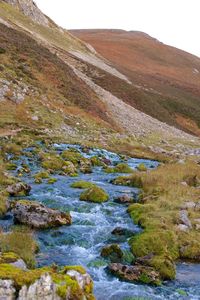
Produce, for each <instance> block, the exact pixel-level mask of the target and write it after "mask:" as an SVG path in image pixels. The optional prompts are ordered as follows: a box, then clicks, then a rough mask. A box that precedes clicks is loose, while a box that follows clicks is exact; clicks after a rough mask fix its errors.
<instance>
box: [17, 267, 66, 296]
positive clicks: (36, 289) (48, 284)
mask: <svg viewBox="0 0 200 300" xmlns="http://www.w3.org/2000/svg"><path fill="white" fill-rule="evenodd" d="M56 290H57V286H56V284H55V283H54V282H53V281H52V278H51V276H50V275H49V274H48V273H47V274H44V275H42V276H41V278H40V279H38V280H36V281H35V282H34V283H33V284H32V285H30V286H29V287H27V286H23V287H22V289H21V290H20V292H19V297H18V300H32V299H37V300H60V299H61V298H60V297H59V296H58V295H57V293H56ZM66 299H68V298H67V297H66Z"/></svg>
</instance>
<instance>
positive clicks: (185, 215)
mask: <svg viewBox="0 0 200 300" xmlns="http://www.w3.org/2000/svg"><path fill="white" fill-rule="evenodd" d="M180 223H181V224H183V225H185V226H187V227H188V228H191V227H192V224H191V222H190V220H189V218H188V212H187V210H181V211H180Z"/></svg>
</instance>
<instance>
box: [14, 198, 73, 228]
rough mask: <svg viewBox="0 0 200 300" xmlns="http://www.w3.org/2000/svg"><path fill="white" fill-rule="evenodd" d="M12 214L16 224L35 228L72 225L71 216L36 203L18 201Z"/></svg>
mask: <svg viewBox="0 0 200 300" xmlns="http://www.w3.org/2000/svg"><path fill="white" fill-rule="evenodd" d="M12 212H13V215H14V222H15V223H20V224H24V225H28V226H30V227H34V228H48V227H56V226H60V225H70V224H71V216H70V214H68V213H64V212H60V211H58V210H54V209H51V208H48V207H46V206H44V205H43V204H41V203H38V202H35V201H27V200H20V201H17V202H15V203H14V205H13V208H12Z"/></svg>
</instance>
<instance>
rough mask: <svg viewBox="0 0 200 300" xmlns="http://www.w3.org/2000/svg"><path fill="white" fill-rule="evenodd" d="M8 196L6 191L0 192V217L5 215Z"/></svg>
mask: <svg viewBox="0 0 200 300" xmlns="http://www.w3.org/2000/svg"><path fill="white" fill-rule="evenodd" d="M8 207H9V205H8V196H7V193H6V192H3V193H1V194H0V217H1V216H3V215H5V213H6V212H7V210H8Z"/></svg>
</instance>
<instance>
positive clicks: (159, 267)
mask: <svg viewBox="0 0 200 300" xmlns="http://www.w3.org/2000/svg"><path fill="white" fill-rule="evenodd" d="M150 266H152V267H153V268H154V269H155V270H156V271H158V272H159V274H160V277H161V279H162V280H172V279H175V277H176V266H175V264H174V262H173V260H172V259H171V258H170V257H167V256H154V257H153V258H152V259H151V261H150Z"/></svg>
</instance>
